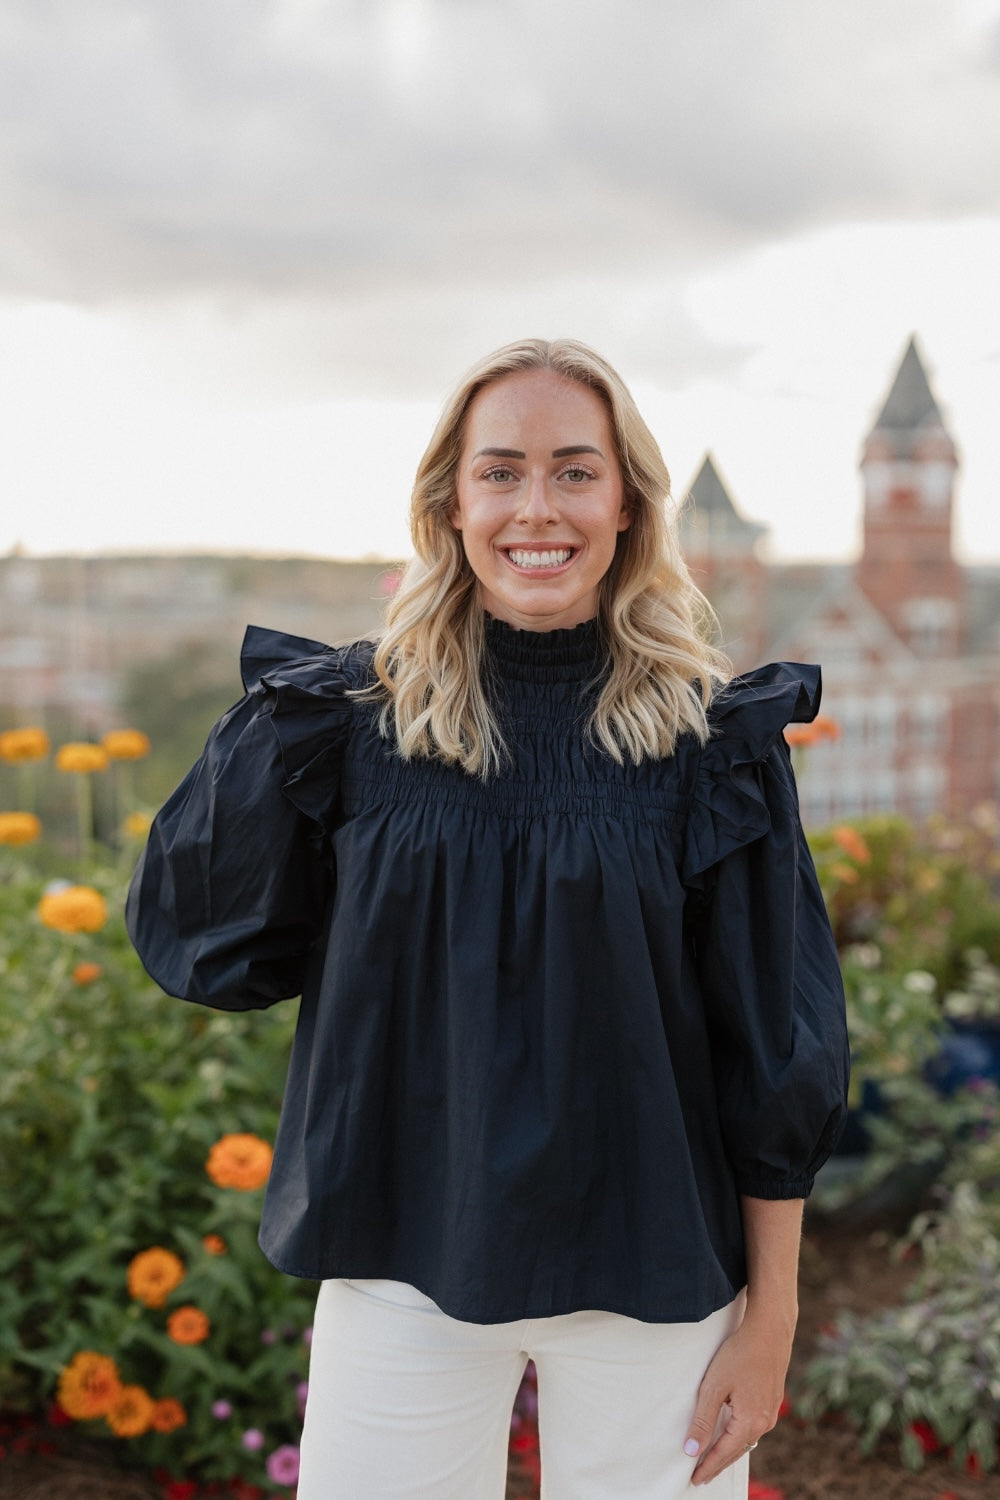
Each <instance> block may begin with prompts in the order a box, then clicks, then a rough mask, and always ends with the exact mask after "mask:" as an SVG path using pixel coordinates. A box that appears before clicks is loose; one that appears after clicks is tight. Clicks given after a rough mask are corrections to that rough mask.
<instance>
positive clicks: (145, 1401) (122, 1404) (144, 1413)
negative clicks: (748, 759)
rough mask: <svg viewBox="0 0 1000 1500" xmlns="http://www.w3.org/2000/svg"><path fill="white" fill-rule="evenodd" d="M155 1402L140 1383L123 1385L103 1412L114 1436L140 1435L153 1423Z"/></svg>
mask: <svg viewBox="0 0 1000 1500" xmlns="http://www.w3.org/2000/svg"><path fill="white" fill-rule="evenodd" d="M155 1410H156V1402H155V1401H154V1400H153V1398H152V1396H151V1395H150V1394H149V1392H148V1391H145V1390H143V1388H142V1386H141V1385H123V1386H122V1387H121V1389H120V1390H119V1392H118V1395H117V1396H116V1398H115V1400H114V1401H113V1402H112V1403H111V1405H110V1406H109V1407H108V1410H107V1411H106V1412H105V1414H104V1416H105V1420H106V1421H107V1424H108V1426H109V1427H110V1428H111V1431H112V1432H113V1433H114V1434H115V1436H116V1437H141V1436H142V1434H143V1433H144V1432H148V1431H149V1429H150V1427H151V1426H152V1424H153V1412H154V1411H155Z"/></svg>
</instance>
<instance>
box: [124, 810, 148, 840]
mask: <svg viewBox="0 0 1000 1500" xmlns="http://www.w3.org/2000/svg"><path fill="white" fill-rule="evenodd" d="M152 826H153V820H152V818H151V817H150V816H149V813H142V812H133V813H129V815H128V817H127V818H126V819H125V821H124V823H123V824H122V832H123V833H124V835H125V837H126V838H129V839H144V838H145V837H146V834H147V833H148V832H149V830H150V828H151V827H152Z"/></svg>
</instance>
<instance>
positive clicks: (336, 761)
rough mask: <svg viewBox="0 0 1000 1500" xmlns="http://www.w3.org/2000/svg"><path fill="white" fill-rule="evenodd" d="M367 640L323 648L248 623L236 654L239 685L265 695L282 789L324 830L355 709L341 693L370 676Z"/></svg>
mask: <svg viewBox="0 0 1000 1500" xmlns="http://www.w3.org/2000/svg"><path fill="white" fill-rule="evenodd" d="M374 649H375V648H374V645H373V643H372V642H371V641H356V642H354V643H353V644H352V645H349V646H326V645H324V644H323V642H322V641H313V640H310V639H308V638H307V637H305V636H297V635H286V634H284V633H283V632H282V631H277V630H265V629H263V628H262V627H261V626H259V625H251V626H249V627H248V629H247V632H246V635H245V637H244V640H243V650H242V652H241V654H240V670H241V672H242V675H243V685H244V687H245V689H246V691H247V692H248V693H250V694H256V695H259V696H261V697H262V698H264V699H265V700H269V711H270V715H271V724H272V727H273V729H274V733H275V735H276V737H277V740H278V744H279V747H280V750H281V761H282V766H283V769H284V773H285V780H284V782H283V784H282V791H283V792H284V794H285V796H286V797H287V798H288V800H289V801H290V802H291V803H293V805H294V806H295V807H297V808H298V809H299V811H300V812H303V813H305V815H306V816H307V817H309V818H312V819H313V820H314V821H315V822H317V823H319V824H320V825H321V826H322V827H323V828H324V829H326V830H327V831H329V829H330V828H331V826H332V818H333V814H334V811H335V807H336V801H337V788H338V783H339V779H340V762H341V758H342V756H343V751H344V746H345V744H346V742H347V738H348V735H349V734H350V730H351V724H352V721H353V719H354V718H355V715H356V713H357V711H358V705H357V701H356V700H355V699H353V698H351V697H349V696H348V694H349V693H350V691H351V690H352V689H355V688H363V687H367V686H368V684H369V683H370V682H371V680H372V671H371V662H372V655H373V652H374Z"/></svg>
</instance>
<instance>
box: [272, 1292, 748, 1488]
mask: <svg viewBox="0 0 1000 1500" xmlns="http://www.w3.org/2000/svg"><path fill="white" fill-rule="evenodd" d="M743 1305H744V1304H743V1298H742V1296H741V1297H739V1298H737V1300H736V1301H735V1302H733V1303H732V1304H731V1305H730V1306H729V1307H726V1308H723V1309H722V1310H721V1311H720V1312H716V1313H713V1314H712V1315H711V1317H708V1318H706V1319H704V1321H703V1322H701V1323H640V1322H638V1321H637V1320H636V1319H634V1318H626V1317H622V1316H620V1315H619V1314H617V1313H607V1312H576V1313H568V1314H566V1315H564V1316H561V1317H553V1318H524V1319H521V1320H520V1321H518V1322H515V1323H488V1324H479V1323H463V1322H460V1321H458V1320H457V1319H455V1318H449V1317H448V1316H446V1314H445V1313H443V1312H441V1310H440V1309H439V1308H438V1307H436V1306H435V1304H434V1303H433V1302H431V1300H430V1299H429V1298H428V1297H425V1296H424V1295H423V1294H422V1293H421V1292H418V1291H416V1290H415V1289H414V1288H413V1287H411V1286H407V1285H405V1284H404V1283H402V1282H398V1281H325V1282H324V1283H323V1285H322V1287H321V1288H320V1293H319V1300H318V1302H317V1306H316V1319H315V1323H314V1325H313V1342H312V1356H311V1365H310V1372H309V1397H308V1401H307V1404H306V1416H305V1428H304V1431H303V1435H302V1467H301V1472H300V1476H299V1487H298V1500H502V1497H503V1494H504V1485H505V1476H506V1469H507V1440H508V1432H509V1427H510V1416H511V1408H512V1406H513V1402H514V1397H515V1396H516V1394H517V1389H518V1386H519V1384H520V1381H521V1376H522V1375H523V1373H524V1368H525V1365H526V1364H527V1362H528V1360H529V1359H533V1360H534V1362H535V1367H536V1369H537V1372H538V1423H539V1441H540V1447H541V1463H542V1495H543V1497H544V1500H618V1497H620V1500H676V1497H678V1496H682V1495H683V1496H690V1497H691V1500H695V1497H696V1496H701V1495H703V1496H704V1497H705V1500H746V1493H747V1478H748V1463H747V1460H746V1459H742V1460H740V1461H738V1462H737V1463H735V1464H732V1465H731V1466H730V1467H729V1468H728V1469H726V1470H725V1471H724V1472H723V1473H722V1474H720V1475H719V1476H718V1478H717V1479H715V1480H713V1481H712V1482H711V1483H710V1484H706V1485H702V1486H699V1487H698V1488H694V1487H693V1486H692V1485H691V1484H690V1477H691V1473H692V1470H693V1468H694V1460H693V1459H690V1458H687V1457H685V1454H684V1439H685V1438H686V1437H687V1433H688V1424H689V1422H690V1420H691V1417H692V1414H693V1412H694V1407H695V1401H696V1397H697V1391H698V1386H699V1384H700V1382H701V1377H702V1375H703V1374H704V1372H705V1369H706V1367H707V1365H708V1363H709V1361H710V1360H711V1358H712V1355H713V1354H714V1353H715V1351H716V1349H717V1348H718V1347H719V1344H720V1343H722V1341H723V1340H724V1339H725V1338H727V1337H728V1335H729V1334H730V1333H731V1332H733V1330H734V1329H735V1328H736V1327H738V1325H739V1322H740V1320H741V1318H742V1316H743ZM724 1415H725V1414H724Z"/></svg>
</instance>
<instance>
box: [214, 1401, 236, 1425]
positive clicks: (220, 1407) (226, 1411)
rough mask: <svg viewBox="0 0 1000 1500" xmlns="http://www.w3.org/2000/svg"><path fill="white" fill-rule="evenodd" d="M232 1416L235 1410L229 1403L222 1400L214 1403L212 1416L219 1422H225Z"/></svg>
mask: <svg viewBox="0 0 1000 1500" xmlns="http://www.w3.org/2000/svg"><path fill="white" fill-rule="evenodd" d="M232 1414H233V1408H232V1407H231V1406H230V1404H229V1402H228V1401H225V1400H221V1401H213V1402H212V1416H213V1417H214V1418H215V1419H216V1421H217V1422H225V1420H226V1419H227V1417H231V1416H232Z"/></svg>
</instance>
